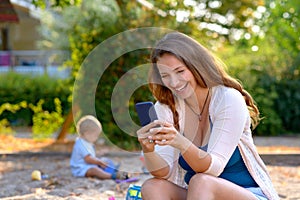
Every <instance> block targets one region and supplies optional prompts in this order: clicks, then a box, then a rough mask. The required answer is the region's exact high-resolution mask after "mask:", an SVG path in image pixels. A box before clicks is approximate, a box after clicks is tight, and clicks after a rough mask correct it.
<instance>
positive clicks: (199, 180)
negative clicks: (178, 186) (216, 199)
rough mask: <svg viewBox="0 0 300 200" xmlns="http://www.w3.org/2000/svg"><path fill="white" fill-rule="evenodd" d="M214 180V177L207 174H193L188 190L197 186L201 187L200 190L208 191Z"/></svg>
mask: <svg viewBox="0 0 300 200" xmlns="http://www.w3.org/2000/svg"><path fill="white" fill-rule="evenodd" d="M215 179H216V177H214V176H211V175H208V174H203V173H198V174H195V175H194V176H193V177H192V178H191V180H190V182H189V188H190V187H196V188H199V186H201V188H202V189H204V188H206V189H210V188H211V186H213V184H214V181H215Z"/></svg>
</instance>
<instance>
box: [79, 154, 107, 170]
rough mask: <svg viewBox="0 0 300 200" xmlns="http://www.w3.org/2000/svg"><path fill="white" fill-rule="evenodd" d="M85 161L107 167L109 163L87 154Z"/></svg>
mask: <svg viewBox="0 0 300 200" xmlns="http://www.w3.org/2000/svg"><path fill="white" fill-rule="evenodd" d="M84 161H85V162H86V163H89V164H94V165H99V166H100V167H101V168H105V167H107V164H106V163H105V162H103V161H101V160H100V159H98V158H96V157H93V156H91V155H87V156H85V157H84Z"/></svg>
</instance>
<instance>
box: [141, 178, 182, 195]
mask: <svg viewBox="0 0 300 200" xmlns="http://www.w3.org/2000/svg"><path fill="white" fill-rule="evenodd" d="M186 195H187V190H186V189H184V188H182V187H179V186H178V185H175V184H174V183H171V182H170V181H168V180H165V179H157V178H152V179H148V180H146V181H145V182H144V184H143V185H142V198H143V200H149V199H153V200H171V199H172V200H185V199H186Z"/></svg>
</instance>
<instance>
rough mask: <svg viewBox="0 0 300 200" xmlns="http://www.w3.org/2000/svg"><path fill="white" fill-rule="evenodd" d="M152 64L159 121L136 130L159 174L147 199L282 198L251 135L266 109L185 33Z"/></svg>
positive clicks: (160, 46)
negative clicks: (262, 108)
mask: <svg viewBox="0 0 300 200" xmlns="http://www.w3.org/2000/svg"><path fill="white" fill-rule="evenodd" d="M151 60H152V63H153V67H152V70H151V73H150V83H149V86H150V89H151V91H152V93H153V95H154V96H155V98H156V99H157V102H156V104H155V110H156V112H157V115H158V118H159V120H156V121H154V122H152V123H150V124H148V125H146V126H144V127H142V128H141V129H140V130H138V132H137V134H138V140H139V142H140V144H141V146H142V150H143V153H144V156H145V163H146V166H147V168H148V170H149V171H150V172H151V174H152V175H153V178H151V179H149V180H147V181H145V183H144V184H143V186H142V196H143V199H145V200H147V199H155V200H158V199H163V200H166V199H192V200H195V199H205V200H209V199H226V200H230V199H234V200H236V199H249V200H250V199H251V200H252V199H253V200H254V199H272V200H273V199H279V197H278V195H277V193H276V191H275V190H274V188H273V186H272V183H271V180H270V177H269V175H268V172H267V169H266V166H265V165H264V163H263V161H262V160H261V158H260V157H259V155H258V153H257V151H256V148H255V146H254V144H253V140H252V136H251V122H252V126H253V127H255V126H256V125H257V123H258V120H259V111H258V109H257V107H256V106H255V105H254V103H253V99H252V97H251V95H250V94H249V93H248V92H247V91H245V90H244V89H243V87H242V85H241V84H240V83H239V82H238V81H236V80H235V79H233V78H232V77H230V76H229V75H228V74H227V73H226V72H225V70H224V69H223V64H222V63H221V62H220V61H218V60H217V59H216V58H214V57H213V56H212V55H211V54H210V53H209V52H208V50H206V49H205V48H204V47H203V46H201V45H200V44H199V43H198V42H197V41H195V40H193V39H192V38H190V37H188V36H186V35H184V34H182V33H178V32H174V33H169V34H167V35H166V36H165V37H164V38H162V39H161V40H160V41H159V42H158V43H157V45H156V47H155V48H154V49H153V52H152V55H151ZM250 116H251V117H250Z"/></svg>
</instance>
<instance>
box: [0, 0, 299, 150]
mask: <svg viewBox="0 0 300 200" xmlns="http://www.w3.org/2000/svg"><path fill="white" fill-rule="evenodd" d="M299 10H300V7H299V2H298V0H240V1H239V0H227V1H225V0H201V1H194V0H184V1H175V0H162V1H154V0H84V1H83V0H72V1H67V0H1V1H0V30H1V31H0V134H12V135H13V134H16V132H17V130H20V129H21V130H23V129H24V128H26V130H30V131H29V132H30V137H33V138H56V140H63V139H65V138H66V137H67V135H68V134H74V132H75V129H74V125H73V119H72V118H73V117H72V110H71V107H72V90H73V85H74V81H75V79H76V77H77V75H78V70H79V68H80V66H81V64H82V62H83V60H84V59H85V58H86V56H87V55H88V54H89V53H90V52H91V51H92V50H93V49H94V48H95V47H96V46H97V45H98V44H100V43H101V42H102V41H104V40H106V39H107V38H109V37H111V36H113V35H115V34H117V33H120V32H122V31H126V30H130V29H134V28H140V27H164V28H170V29H173V30H178V31H181V32H183V33H186V34H188V35H190V36H191V37H193V38H195V39H196V40H198V41H199V42H201V43H202V44H203V45H204V46H206V47H207V48H208V49H210V50H211V51H213V53H214V54H215V55H217V56H218V57H220V58H221V59H222V60H223V61H224V62H225V63H226V65H227V66H228V69H227V70H228V72H229V73H230V74H231V75H232V76H234V77H235V78H237V79H239V80H240V81H241V82H242V83H243V85H244V87H245V89H247V90H248V91H249V92H250V93H251V95H252V96H253V97H254V99H255V101H256V103H257V105H258V107H259V109H260V112H261V117H262V121H261V123H260V124H259V126H258V127H256V129H255V130H254V135H257V136H282V135H284V136H289V135H300V90H299V88H300V75H299V70H300V51H299V50H300V34H299V33H300V29H299V27H300V26H299V25H300V19H299ZM148 61H149V50H148V49H142V50H136V51H134V52H130V53H127V54H124V55H122V56H120V57H119V58H118V59H116V60H115V61H114V62H113V63H112V64H111V66H110V67H109V68H107V70H106V71H105V73H104V74H103V76H102V77H101V80H100V81H99V83H98V85H99V87H98V88H97V93H96V96H95V98H96V99H97V101H96V105H95V106H96V112H97V117H98V118H99V120H100V121H101V123H102V125H103V129H104V132H105V135H106V136H107V137H108V138H109V140H110V141H112V142H113V143H115V144H118V146H120V147H123V148H126V149H134V148H137V146H138V145H137V140H136V138H135V137H132V136H130V135H128V134H126V133H124V132H122V130H120V129H119V128H118V126H117V125H116V123H115V121H114V119H113V117H112V113H111V112H112V111H111V109H110V108H111V95H112V91H113V89H114V86H115V84H116V83H117V82H118V80H119V78H120V77H121V76H122V75H123V74H125V73H126V72H127V71H128V70H130V69H132V68H133V67H135V66H138V65H141V64H143V63H147V62H148ZM149 100H150V101H154V99H153V97H152V95H151V94H150V92H149V90H148V88H147V87H146V86H143V87H140V88H139V89H138V90H136V91H135V93H134V94H133V95H132V98H131V99H130V101H129V103H128V105H126V106H127V107H128V109H129V110H130V113H131V116H132V118H133V119H134V120H136V119H137V116H136V112H135V110H134V104H135V102H138V101H149Z"/></svg>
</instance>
